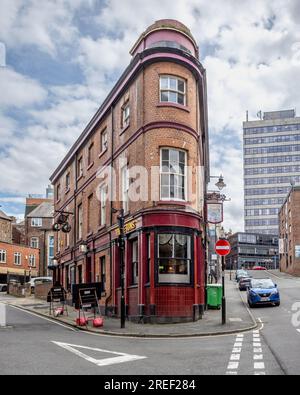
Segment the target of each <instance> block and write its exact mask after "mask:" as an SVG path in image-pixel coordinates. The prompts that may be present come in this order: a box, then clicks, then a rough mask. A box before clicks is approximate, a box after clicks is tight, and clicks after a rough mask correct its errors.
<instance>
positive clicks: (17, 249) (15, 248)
mask: <svg viewBox="0 0 300 395" xmlns="http://www.w3.org/2000/svg"><path fill="white" fill-rule="evenodd" d="M0 250H4V251H6V263H0V270H2V271H3V270H6V269H13V270H16V272H19V271H20V274H21V275H22V273H21V272H23V271H24V270H27V273H28V271H29V269H30V268H31V267H30V266H29V256H30V255H34V256H35V262H36V267H35V268H31V269H32V275H34V274H35V275H37V274H38V271H39V250H38V249H36V248H29V247H26V246H22V245H17V244H9V243H0ZM15 253H20V254H21V265H15V263H14V254H15ZM13 270H10V271H11V272H13ZM23 274H24V272H23Z"/></svg>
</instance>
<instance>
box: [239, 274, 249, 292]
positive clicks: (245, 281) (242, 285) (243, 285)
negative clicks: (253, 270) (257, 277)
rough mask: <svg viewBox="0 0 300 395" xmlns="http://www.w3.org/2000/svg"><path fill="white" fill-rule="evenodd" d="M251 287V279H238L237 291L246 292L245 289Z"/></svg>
mask: <svg viewBox="0 0 300 395" xmlns="http://www.w3.org/2000/svg"><path fill="white" fill-rule="evenodd" d="M250 285H251V278H250V277H243V278H241V279H240V282H239V289H240V291H247V289H248V288H249V287H250Z"/></svg>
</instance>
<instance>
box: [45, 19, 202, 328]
mask: <svg viewBox="0 0 300 395" xmlns="http://www.w3.org/2000/svg"><path fill="white" fill-rule="evenodd" d="M131 55H132V57H133V58H132V61H131V63H130V65H129V66H128V68H127V69H126V70H125V72H124V73H123V75H122V76H121V78H120V80H119V81H118V82H117V84H116V85H115V87H114V88H113V90H112V91H111V93H110V94H109V95H108V97H107V99H106V100H105V101H104V103H103V105H102V106H101V107H100V109H99V110H98V112H97V113H96V115H95V116H94V118H93V119H92V120H91V122H90V123H89V125H88V126H87V128H86V129H85V130H84V132H83V133H82V135H81V136H80V137H79V139H78V140H77V142H76V143H75V144H74V146H73V147H72V148H71V150H70V151H69V153H68V155H67V156H66V157H65V159H64V160H63V162H62V163H61V164H60V166H59V167H58V169H57V170H56V171H55V172H54V174H53V175H52V177H51V181H52V183H53V184H54V187H55V191H56V196H55V200H56V203H55V209H56V210H64V211H67V212H70V213H73V215H69V222H70V225H71V227H72V231H71V233H70V234H64V233H62V232H57V234H56V258H57V261H58V266H57V267H56V268H55V269H54V277H55V279H56V280H59V281H61V282H62V284H63V285H64V286H65V287H67V288H69V289H70V288H71V285H72V284H75V283H90V282H102V283H103V287H104V293H103V296H102V298H101V301H100V304H101V305H102V306H103V308H104V307H105V311H106V313H110V314H112V315H114V316H119V314H120V299H121V288H120V287H121V271H120V269H121V267H120V255H119V254H120V249H119V244H118V236H119V228H118V213H116V210H120V209H124V211H125V256H124V261H125V262H124V265H125V303H126V314H127V317H128V318H129V319H131V320H141V319H143V320H144V322H185V321H192V320H197V319H199V318H201V316H202V314H203V311H204V305H205V282H206V279H205V234H206V227H205V221H204V200H205V199H204V196H205V193H206V186H207V181H208V178H209V154H208V129H207V97H206V74H205V70H204V69H203V67H202V65H201V63H200V62H199V60H198V56H199V53H198V47H197V45H196V43H195V40H194V38H193V36H192V35H191V33H190V31H189V30H188V29H187V27H185V26H184V25H182V24H181V23H179V22H177V21H173V20H163V21H158V22H156V23H155V24H154V25H152V26H150V27H149V28H148V29H147V30H146V32H144V33H143V34H142V36H141V37H140V38H139V40H138V41H137V43H136V44H135V46H134V47H133V49H132V51H131ZM121 162H122V163H123V167H122V166H121V165H120V163H121ZM124 163H125V165H124ZM107 166H110V167H111V168H113V170H114V172H115V174H116V183H115V184H114V186H112V183H113V181H112V180H111V182H109V183H108V184H109V185H110V186H111V188H110V189H109V188H108V189H107V187H104V184H103V185H102V184H101V183H102V181H103V179H102V175H101V176H99V174H102V173H101V172H100V171H99V169H103V168H105V167H107ZM136 166H140V167H142V168H143V169H145V170H146V171H147V174H152V177H151V178H149V180H148V181H146V182H145V177H144V175H143V174H141V173H140V174H139V177H134V176H133V175H132V174H131V173H130V169H132V168H134V167H136ZM187 168H189V170H188V171H187V170H186V169H187ZM153 169H154V171H153ZM155 169H156V170H155ZM137 180H140V181H141V180H142V181H144V184H145V183H146V186H147V188H146V189H147V192H148V198H147V199H139V200H138V201H136V200H134V199H130V196H129V195H128V190H129V188H130V186H131V185H132V184H133V183H134V182H136V181H137ZM156 189H157V193H155V190H156ZM112 193H115V194H116V196H122V199H112ZM57 215H58V214H57ZM56 219H57V217H56ZM82 245H85V246H86V248H85V249H82ZM81 251H83V252H81Z"/></svg>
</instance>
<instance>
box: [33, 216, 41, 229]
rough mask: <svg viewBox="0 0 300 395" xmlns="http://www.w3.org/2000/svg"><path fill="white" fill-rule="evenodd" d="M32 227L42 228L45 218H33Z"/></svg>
mask: <svg viewBox="0 0 300 395" xmlns="http://www.w3.org/2000/svg"><path fill="white" fill-rule="evenodd" d="M31 226H32V228H41V227H42V226H43V218H31Z"/></svg>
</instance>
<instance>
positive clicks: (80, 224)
mask: <svg viewBox="0 0 300 395" xmlns="http://www.w3.org/2000/svg"><path fill="white" fill-rule="evenodd" d="M77 211H78V231H77V232H78V233H77V239H78V240H81V239H82V236H83V206H82V204H80V205H79V206H78V207H77ZM80 219H81V220H80Z"/></svg>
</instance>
